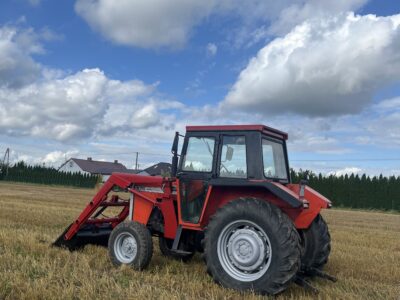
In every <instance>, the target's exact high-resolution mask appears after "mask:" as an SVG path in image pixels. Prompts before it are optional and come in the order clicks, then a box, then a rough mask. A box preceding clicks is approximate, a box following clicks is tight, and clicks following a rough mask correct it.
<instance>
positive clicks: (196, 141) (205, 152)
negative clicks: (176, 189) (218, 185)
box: [182, 137, 215, 172]
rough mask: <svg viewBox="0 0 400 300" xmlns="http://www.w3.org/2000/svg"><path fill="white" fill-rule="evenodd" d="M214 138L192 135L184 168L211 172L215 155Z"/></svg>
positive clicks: (184, 159) (185, 169)
mask: <svg viewBox="0 0 400 300" xmlns="http://www.w3.org/2000/svg"><path fill="white" fill-rule="evenodd" d="M214 144H215V140H214V138H209V137H191V138H189V144H188V148H187V152H186V155H185V157H184V158H183V166H182V170H184V171H192V172H211V170H212V162H213V156H214Z"/></svg>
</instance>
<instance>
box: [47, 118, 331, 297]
mask: <svg viewBox="0 0 400 300" xmlns="http://www.w3.org/2000/svg"><path fill="white" fill-rule="evenodd" d="M180 136H181V135H180V134H179V133H178V132H177V133H176V135H175V139H174V142H173V146H172V153H173V158H172V174H171V177H170V178H162V177H156V176H154V177H152V176H142V175H134V174H123V173H113V174H112V175H111V177H110V178H109V179H108V180H107V181H106V182H105V183H104V185H103V186H102V188H101V189H100V191H99V192H98V193H97V194H96V195H95V197H94V198H93V200H91V201H90V202H89V204H88V205H87V206H86V208H85V209H84V210H83V212H82V213H81V214H80V215H79V217H78V218H77V219H76V220H75V221H74V222H73V223H72V224H71V225H70V226H69V227H68V228H67V229H66V230H65V232H64V233H63V234H62V235H61V236H60V237H59V238H58V239H57V240H56V241H55V243H54V244H55V245H56V246H63V247H67V248H69V249H70V250H74V249H78V248H79V247H82V246H84V245H85V244H88V243H92V244H103V245H108V250H109V255H110V258H111V260H112V262H113V263H114V264H115V265H117V266H119V265H129V266H131V267H133V268H134V269H137V270H142V269H145V268H146V267H147V266H148V264H149V263H150V260H151V257H152V254H153V239H152V236H157V237H158V239H159V246H160V249H161V252H162V253H163V254H164V255H166V256H170V257H173V258H177V259H181V260H184V261H186V260H189V259H190V258H191V257H192V256H193V255H194V253H195V252H202V253H203V257H204V260H205V263H206V265H207V271H208V272H209V274H210V275H211V276H212V277H213V278H214V280H215V281H216V282H218V283H219V284H221V285H222V286H224V287H227V288H233V289H237V290H253V291H255V292H257V293H262V294H277V293H279V292H282V291H283V290H285V289H286V288H287V287H288V285H289V284H290V283H291V282H293V281H295V282H297V283H299V284H301V285H303V286H304V285H305V286H308V287H311V286H310V285H309V283H308V281H307V280H305V278H307V277H313V276H320V277H325V278H328V279H332V280H333V278H332V277H330V276H329V275H327V274H325V273H323V272H322V268H323V266H324V265H325V264H326V263H327V261H328V256H329V253H330V248H331V246H330V235H329V231H328V227H327V224H326V223H325V221H324V220H323V218H322V217H321V215H320V211H321V209H322V208H330V207H331V202H330V201H329V200H328V199H326V198H325V197H324V196H322V195H320V194H319V193H318V192H316V191H315V190H313V189H311V188H310V187H308V186H307V185H306V184H305V182H301V183H300V184H292V183H291V180H290V175H289V164H288V155H287V149H286V140H287V137H288V135H287V134H286V133H284V132H281V131H279V130H276V129H273V128H270V127H267V126H263V125H240V126H239V125H234V126H188V127H186V135H185V136H184V142H183V145H182V152H181V154H180V155H178V153H177V152H178V143H179V137H180ZM123 192H125V193H127V195H128V196H127V197H125V198H124V197H122V196H121V194H122V193H123ZM110 207H112V208H114V211H116V209H115V208H119V209H118V212H117V213H115V215H114V216H112V217H110V216H105V215H104V214H103V212H104V211H105V210H106V209H107V208H110Z"/></svg>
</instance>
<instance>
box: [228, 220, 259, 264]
mask: <svg viewBox="0 0 400 300" xmlns="http://www.w3.org/2000/svg"><path fill="white" fill-rule="evenodd" d="M228 255H229V258H230V259H231V261H232V263H233V264H234V265H235V266H236V267H238V268H239V269H242V270H246V271H253V270H256V269H257V268H258V267H259V266H260V265H261V264H262V262H263V261H264V260H265V258H266V257H265V246H264V241H263V240H262V239H261V237H260V236H259V234H258V233H256V232H255V231H254V230H251V229H248V228H244V229H239V230H237V231H236V232H234V233H233V234H232V235H231V237H230V238H229V240H228Z"/></svg>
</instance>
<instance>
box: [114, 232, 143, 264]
mask: <svg viewBox="0 0 400 300" xmlns="http://www.w3.org/2000/svg"><path fill="white" fill-rule="evenodd" d="M137 250H138V246H137V242H136V239H135V237H134V236H133V235H132V234H131V233H129V232H122V233H120V234H119V235H118V236H117V237H116V238H115V242H114V253H115V257H116V258H117V259H118V260H119V261H120V262H121V263H123V264H130V263H132V262H133V260H134V259H135V257H136V255H137Z"/></svg>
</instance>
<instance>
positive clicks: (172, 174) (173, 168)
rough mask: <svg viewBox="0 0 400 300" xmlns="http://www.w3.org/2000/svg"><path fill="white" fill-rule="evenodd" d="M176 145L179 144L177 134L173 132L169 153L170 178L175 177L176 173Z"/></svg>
mask: <svg viewBox="0 0 400 300" xmlns="http://www.w3.org/2000/svg"><path fill="white" fill-rule="evenodd" d="M178 143H179V132H178V131H177V132H175V138H174V142H173V143H172V148H171V152H172V154H173V156H172V167H171V176H172V177H176V172H177V170H178Z"/></svg>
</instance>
